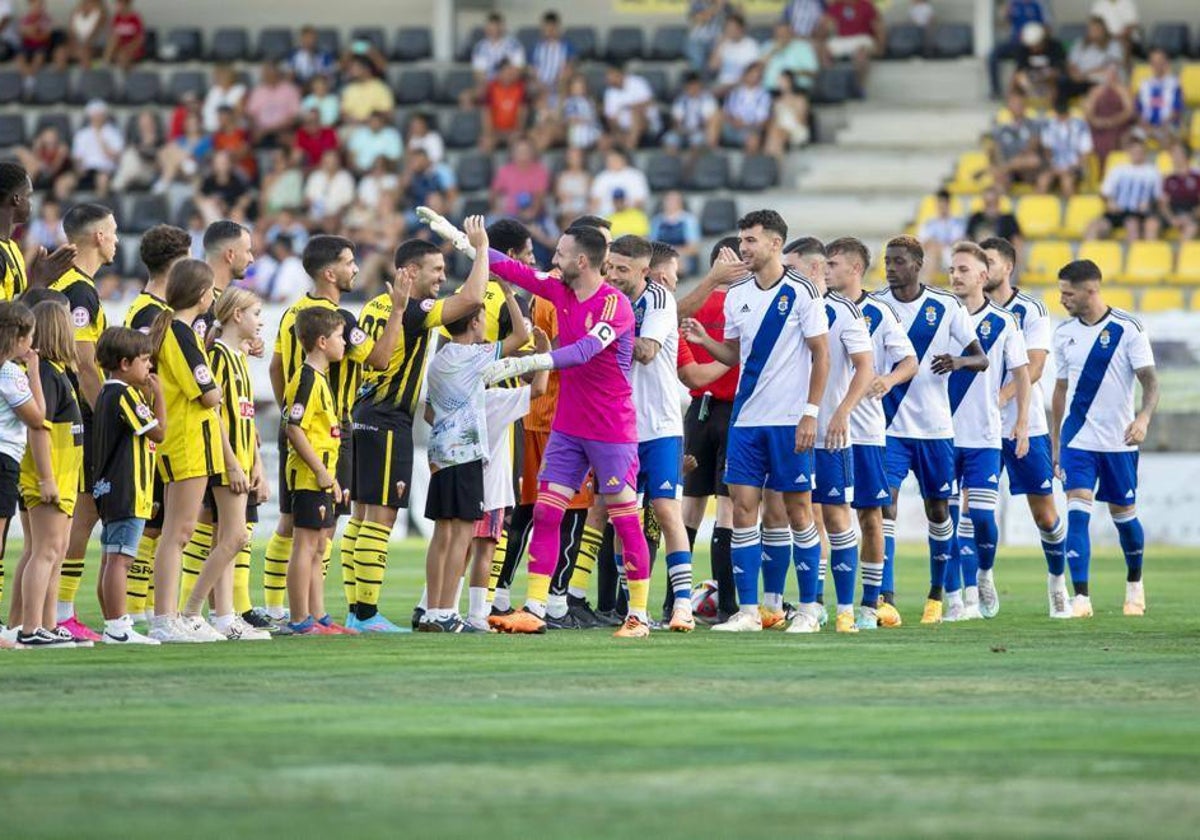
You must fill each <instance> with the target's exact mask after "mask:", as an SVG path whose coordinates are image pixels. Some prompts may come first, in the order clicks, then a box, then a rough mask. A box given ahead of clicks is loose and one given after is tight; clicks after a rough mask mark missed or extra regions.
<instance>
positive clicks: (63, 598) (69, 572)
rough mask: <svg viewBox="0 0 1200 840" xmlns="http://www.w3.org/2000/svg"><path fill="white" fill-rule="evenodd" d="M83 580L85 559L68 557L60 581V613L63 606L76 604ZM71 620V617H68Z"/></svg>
mask: <svg viewBox="0 0 1200 840" xmlns="http://www.w3.org/2000/svg"><path fill="white" fill-rule="evenodd" d="M82 579H83V558H82V557H78V558H71V557H68V558H67V559H66V560H63V564H62V577H60V578H59V580H58V601H59V604H60V608H59V612H60V613H61V612H62V608H61V605H62V604H74V603H75V593H76V592H78V591H79V583H80V581H81V580H82ZM67 618H70V616H67ZM61 620H62V621H66V619H65V618H64V619H61Z"/></svg>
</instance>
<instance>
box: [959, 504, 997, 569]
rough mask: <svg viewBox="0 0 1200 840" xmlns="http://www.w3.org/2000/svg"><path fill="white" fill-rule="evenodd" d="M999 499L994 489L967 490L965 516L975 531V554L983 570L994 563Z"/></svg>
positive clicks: (989, 567)
mask: <svg viewBox="0 0 1200 840" xmlns="http://www.w3.org/2000/svg"><path fill="white" fill-rule="evenodd" d="M999 500H1000V494H999V493H997V492H996V491H995V490H987V489H975V488H969V489H968V490H967V506H968V507H969V508H970V510H968V511H967V516H968V517H969V519H970V522H971V526H972V528H973V529H974V531H975V556H976V557H977V558H978V560H979V568H981V569H983V570H984V571H987V570H988V569H991V568H992V567H994V566H995V565H996V544H997V543H999V542H1000V528H999V527H998V526H997V525H996V503H997V502H998V501H999ZM969 585H971V584H968V586H969Z"/></svg>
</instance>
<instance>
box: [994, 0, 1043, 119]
mask: <svg viewBox="0 0 1200 840" xmlns="http://www.w3.org/2000/svg"><path fill="white" fill-rule="evenodd" d="M996 11H997V17H998V20H1001V21H1003V22H1004V23H1005V24H1006V25H1007V28H1008V35H1007V37H1006V38H1004V39H1003V40H1000V41H998V42H997V43H996V45H995V46H994V47H993V48H992V51H991V52H990V53H988V82H989V84H990V86H991V91H992V99H999V98H1000V62H1001V60H1003V59H1008V58H1016V57H1017V56H1018V54H1019V52H1020V47H1021V43H1022V40H1023V37H1024V31H1025V26H1026V25H1027V24H1030V23H1036V24H1039V25H1040V26H1042V27H1043V30H1042V31H1043V32H1044V31H1045V27H1046V26H1047V25H1048V24H1049V23H1050V16H1049V14H1048V13H1047V11H1046V8H1045V5H1044V4H1043V2H1042V0H1001V2H999V3H998V4H997V6H996Z"/></svg>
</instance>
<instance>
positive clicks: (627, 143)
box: [604, 63, 659, 149]
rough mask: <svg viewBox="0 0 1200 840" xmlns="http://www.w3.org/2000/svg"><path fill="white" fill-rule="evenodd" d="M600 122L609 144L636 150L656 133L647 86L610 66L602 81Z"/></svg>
mask: <svg viewBox="0 0 1200 840" xmlns="http://www.w3.org/2000/svg"><path fill="white" fill-rule="evenodd" d="M605 81H606V84H607V87H605V89H604V119H605V121H606V122H607V124H608V131H609V135H610V138H611V140H612V141H613V142H614V143H616V144H617V145H618V146H621V147H623V148H626V149H636V148H637V147H638V143H639V142H641V139H642V137H643V136H645V135H647V134H649V135H652V136H657V135H658V133H659V114H658V107H657V106H656V104H655V102H654V91H653V90H652V89H651V87H650V84H649V83H648V82H647V81H646V80H645V79H644V78H642V77H641V76H639V75H637V74H636V73H628V72H626V71H625V68H624V67H622V66H621V65H620V64H616V63H613V64H610V65H609V66H608V72H607V74H606V77H605Z"/></svg>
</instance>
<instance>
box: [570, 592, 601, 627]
mask: <svg viewBox="0 0 1200 840" xmlns="http://www.w3.org/2000/svg"><path fill="white" fill-rule="evenodd" d="M567 615H569V616H571V617H572V618H574V619H575V622H576V623H577V624H578V625H579V629H581V630H591V629H592V628H594V627H607V626H608V625H607V624H605V623H604V622H603V621H601V620H600V617H599V616H598V615H596V611H595V610H593V609H592V605H591V604H589V603H588V599H587V598H576V597H575V596H573V595H568V596H567Z"/></svg>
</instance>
